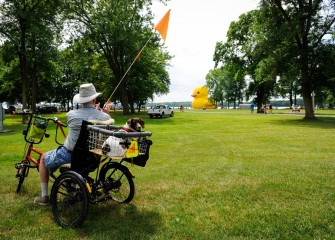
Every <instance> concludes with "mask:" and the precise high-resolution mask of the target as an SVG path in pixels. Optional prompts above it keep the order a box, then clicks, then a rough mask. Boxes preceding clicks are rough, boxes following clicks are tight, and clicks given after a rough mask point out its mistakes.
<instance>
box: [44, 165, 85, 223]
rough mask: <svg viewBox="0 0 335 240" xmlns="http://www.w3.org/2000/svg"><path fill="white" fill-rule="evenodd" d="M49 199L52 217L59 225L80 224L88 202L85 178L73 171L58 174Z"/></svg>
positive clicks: (83, 219) (83, 218)
mask: <svg viewBox="0 0 335 240" xmlns="http://www.w3.org/2000/svg"><path fill="white" fill-rule="evenodd" d="M50 201H51V204H52V213H53V215H54V218H55V220H56V222H57V223H58V224H59V225H60V226H61V227H64V228H68V227H71V228H72V227H79V226H81V225H82V224H83V222H84V221H85V219H86V216H87V213H88V204H89V193H88V191H87V188H86V185H85V180H84V179H83V178H82V177H81V176H80V175H79V174H78V173H76V172H73V171H68V172H65V173H63V174H61V175H59V177H58V178H56V180H55V182H54V184H53V186H52V189H51V196H50Z"/></svg>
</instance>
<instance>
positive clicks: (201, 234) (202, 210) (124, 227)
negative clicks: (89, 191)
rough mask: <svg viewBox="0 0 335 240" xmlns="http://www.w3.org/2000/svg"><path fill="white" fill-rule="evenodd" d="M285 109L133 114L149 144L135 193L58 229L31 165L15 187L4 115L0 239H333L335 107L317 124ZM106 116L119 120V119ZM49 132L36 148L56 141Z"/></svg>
mask: <svg viewBox="0 0 335 240" xmlns="http://www.w3.org/2000/svg"><path fill="white" fill-rule="evenodd" d="M286 113H288V110H274V114H272V115H270V114H267V115H264V114H250V112H249V111H243V110H205V111H204V110H185V112H183V113H180V112H178V111H177V112H176V114H175V117H173V118H166V119H149V118H148V117H147V116H146V115H145V113H141V114H135V115H136V116H141V117H143V118H144V119H145V122H146V128H145V130H147V131H151V132H152V133H153V136H152V137H151V139H152V140H153V142H154V144H153V145H152V148H151V151H150V159H149V161H148V163H147V166H146V167H145V168H140V167H131V166H130V167H131V168H132V171H133V172H134V173H135V175H136V178H135V187H136V193H135V198H134V200H133V201H132V202H131V203H130V204H128V205H120V204H116V203H114V202H106V203H101V204H97V205H90V209H89V214H88V217H87V219H86V221H85V222H84V225H83V227H81V228H79V229H62V228H60V227H58V226H57V225H56V224H55V222H54V220H53V216H52V212H51V207H50V206H48V207H43V206H36V205H35V204H34V203H33V198H34V197H35V196H36V195H38V194H39V192H40V187H39V182H38V174H37V172H36V171H32V172H30V175H29V177H28V178H27V179H26V181H25V182H24V184H23V189H22V192H21V193H20V194H18V195H17V194H15V193H14V192H15V189H16V184H17V180H16V179H15V169H14V163H16V162H19V161H20V158H22V153H23V148H24V140H23V136H22V134H21V132H22V129H24V126H21V125H20V119H19V118H18V117H16V118H11V117H10V116H8V117H7V119H6V120H5V122H4V125H5V129H12V130H15V131H14V132H11V133H1V134H0V144H1V146H2V147H1V149H2V151H1V153H0V169H1V172H0V181H1V199H0V206H1V207H0V216H1V219H0V239H46V238H48V239H204V240H205V239H218V240H219V239H334V238H335V179H334V176H335V148H334V138H335V112H334V111H330V110H328V111H326V110H318V111H316V113H317V114H320V116H318V118H319V120H316V121H303V120H302V118H303V116H302V115H299V114H286ZM111 115H112V116H113V117H114V118H115V119H116V124H117V125H123V123H124V122H125V121H126V119H127V116H123V115H122V114H121V113H120V112H115V113H114V112H111ZM58 117H60V118H61V119H65V114H64V113H63V114H60V115H59V116H58ZM128 117H129V116H128ZM50 133H51V135H52V136H51V137H50V139H46V140H45V141H44V142H43V143H42V144H40V146H39V147H40V148H41V149H43V150H49V149H51V148H53V147H54V146H55V145H54V143H53V139H52V138H53V136H54V135H53V131H50Z"/></svg>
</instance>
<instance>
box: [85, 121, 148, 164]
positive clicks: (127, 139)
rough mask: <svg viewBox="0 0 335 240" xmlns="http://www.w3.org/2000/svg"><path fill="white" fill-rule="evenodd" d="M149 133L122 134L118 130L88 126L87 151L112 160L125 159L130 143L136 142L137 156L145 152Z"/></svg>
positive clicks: (122, 132)
mask: <svg viewBox="0 0 335 240" xmlns="http://www.w3.org/2000/svg"><path fill="white" fill-rule="evenodd" d="M150 135H151V133H150V132H131V133H129V132H124V131H120V128H116V127H115V128H113V129H101V127H92V126H89V137H88V145H89V150H90V151H91V152H94V153H95V154H99V155H104V156H108V157H112V158H125V157H126V152H127V149H128V147H129V146H130V144H131V141H137V143H138V153H139V155H144V154H145V153H146V151H147V149H148V148H147V145H148V140H147V138H146V136H150Z"/></svg>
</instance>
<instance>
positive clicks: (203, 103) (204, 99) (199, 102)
mask: <svg viewBox="0 0 335 240" xmlns="http://www.w3.org/2000/svg"><path fill="white" fill-rule="evenodd" d="M191 96H192V97H194V100H193V102H192V108H195V109H197V108H202V109H206V108H216V106H215V105H214V104H212V103H211V102H210V101H209V99H208V88H207V87H205V86H202V87H197V88H195V89H194V90H193V94H192V95H191Z"/></svg>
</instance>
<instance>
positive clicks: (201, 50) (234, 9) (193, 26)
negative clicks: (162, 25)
mask: <svg viewBox="0 0 335 240" xmlns="http://www.w3.org/2000/svg"><path fill="white" fill-rule="evenodd" d="M258 2H259V1H258V0H171V1H170V2H169V3H168V4H167V5H163V4H161V3H160V2H159V1H158V0H154V1H153V7H152V11H153V13H154V15H155V18H154V23H155V24H156V23H158V21H159V20H160V19H161V18H162V17H163V16H164V14H165V13H166V12H167V11H168V10H169V9H171V13H170V21H169V27H168V32H167V37H166V41H165V43H164V46H165V48H166V50H167V51H168V52H169V53H170V55H172V56H174V57H173V58H172V60H171V62H170V65H171V66H170V67H169V68H168V72H169V75H170V91H169V93H168V94H167V95H162V96H155V98H154V101H153V102H155V103H166V102H180V101H193V98H192V97H191V94H192V92H193V89H195V88H196V87H200V86H203V85H205V84H206V75H207V74H208V72H209V70H211V69H213V68H214V62H213V55H214V50H215V44H216V42H219V41H223V42H225V40H226V34H227V31H228V29H229V25H230V23H231V22H232V21H237V20H238V17H239V16H240V15H241V14H242V13H246V12H248V11H250V10H253V9H256V8H257V4H258Z"/></svg>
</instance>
